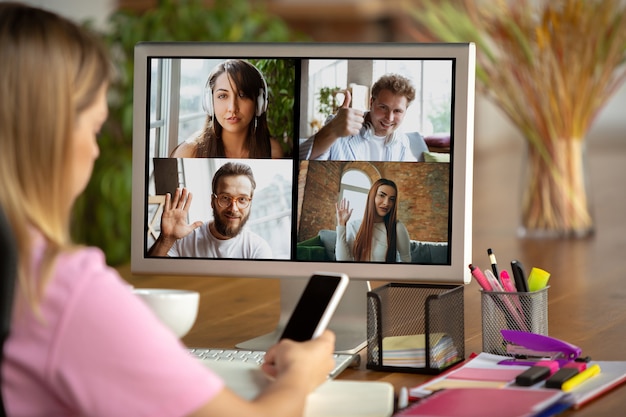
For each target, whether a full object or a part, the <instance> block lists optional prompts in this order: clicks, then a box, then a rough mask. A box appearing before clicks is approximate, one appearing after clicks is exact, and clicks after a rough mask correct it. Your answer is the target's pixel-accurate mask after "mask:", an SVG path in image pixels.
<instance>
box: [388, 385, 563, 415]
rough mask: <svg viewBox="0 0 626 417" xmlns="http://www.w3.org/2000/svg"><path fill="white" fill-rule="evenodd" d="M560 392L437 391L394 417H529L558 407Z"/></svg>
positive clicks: (517, 389) (527, 390) (509, 390)
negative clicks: (554, 406) (555, 406)
mask: <svg viewBox="0 0 626 417" xmlns="http://www.w3.org/2000/svg"><path fill="white" fill-rule="evenodd" d="M563 395H564V393H563V392H562V391H559V390H548V389H533V390H530V389H524V388H512V387H511V388H504V389H502V388H450V389H444V390H441V391H437V392H435V393H434V394H432V395H430V396H429V397H426V398H424V399H421V400H419V401H418V402H417V403H415V404H413V405H411V406H409V407H408V408H405V409H404V410H401V411H400V412H398V413H396V414H394V416H422V417H529V416H535V415H537V414H539V413H541V412H542V411H544V410H546V409H548V408H549V407H551V406H553V405H554V404H556V403H557V402H558V401H559V400H560V399H561V398H562V397H563Z"/></svg>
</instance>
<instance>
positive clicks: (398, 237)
mask: <svg viewBox="0 0 626 417" xmlns="http://www.w3.org/2000/svg"><path fill="white" fill-rule="evenodd" d="M397 199H398V187H397V186H396V184H395V183H394V182H393V181H391V180H388V179H385V178H381V179H379V180H378V181H376V182H375V183H374V184H373V185H372V187H371V188H370V191H369V193H368V195H367V203H366V207H365V213H363V219H362V220H356V221H349V220H350V217H351V216H352V209H351V208H350V203H349V202H348V201H347V200H346V199H345V198H344V199H342V200H341V202H340V203H338V204H336V209H337V243H336V250H335V255H336V258H337V260H338V261H357V262H398V261H399V262H411V252H410V238H409V232H408V231H407V229H406V227H405V226H404V225H403V224H402V223H400V222H399V221H398V217H397V212H398V205H397Z"/></svg>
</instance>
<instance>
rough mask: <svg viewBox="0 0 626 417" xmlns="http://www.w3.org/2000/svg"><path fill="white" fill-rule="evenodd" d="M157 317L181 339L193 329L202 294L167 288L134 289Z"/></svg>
mask: <svg viewBox="0 0 626 417" xmlns="http://www.w3.org/2000/svg"><path fill="white" fill-rule="evenodd" d="M133 293H135V294H136V295H137V296H138V297H139V298H141V299H142V300H143V301H144V302H145V303H146V304H147V305H148V306H149V307H150V309H151V310H152V311H153V312H154V313H155V314H156V316H157V317H158V318H159V319H160V320H161V322H163V323H164V324H165V325H166V326H167V327H169V328H170V329H171V330H172V331H173V332H174V334H176V336H178V337H179V338H181V337H184V336H185V335H186V334H187V333H189V330H191V328H192V327H193V325H194V323H195V322H196V318H197V316H198V306H199V304H200V293H199V292H197V291H192V290H178V289H166V288H134V289H133Z"/></svg>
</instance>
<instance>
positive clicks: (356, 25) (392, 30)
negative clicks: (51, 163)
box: [0, 0, 626, 150]
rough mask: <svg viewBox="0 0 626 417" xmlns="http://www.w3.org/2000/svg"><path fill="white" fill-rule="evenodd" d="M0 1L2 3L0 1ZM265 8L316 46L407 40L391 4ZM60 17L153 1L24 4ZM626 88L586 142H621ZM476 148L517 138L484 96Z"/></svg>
mask: <svg viewBox="0 0 626 417" xmlns="http://www.w3.org/2000/svg"><path fill="white" fill-rule="evenodd" d="M0 1H1V0H0ZM263 1H264V2H265V3H266V5H267V6H268V9H269V10H270V11H271V12H272V13H275V14H277V15H279V16H281V17H282V18H283V19H285V21H286V22H287V23H288V24H289V25H290V26H291V27H292V28H293V29H294V30H298V31H302V32H304V33H306V34H307V35H308V36H310V37H311V38H312V39H315V40H317V41H346V42H378V41H388V40H392V41H402V40H406V35H403V33H405V32H406V30H407V24H408V23H407V21H406V19H405V18H403V17H402V16H397V15H394V14H393V11H394V7H391V6H392V5H393V2H394V1H396V0H332V1H331V0H263ZM26 2H27V3H31V4H34V5H38V6H42V7H47V8H49V9H52V10H56V11H58V12H59V13H61V14H64V15H66V16H69V17H71V18H75V19H78V20H83V19H85V18H88V17H90V18H93V19H95V20H96V22H104V20H105V18H106V16H107V15H108V14H109V12H110V11H111V10H113V8H114V7H116V5H120V6H123V7H125V8H129V9H136V10H145V9H146V8H149V7H154V5H155V4H156V3H157V0H89V1H84V0H26ZM625 108H626V86H622V88H621V89H620V90H619V91H618V92H617V93H616V95H615V96H614V97H613V99H612V100H611V101H610V102H609V103H608V105H607V106H606V107H605V108H604V109H603V110H602V111H601V112H600V113H599V114H598V117H597V119H596V121H595V123H594V124H593V125H592V128H591V131H590V132H589V137H590V139H591V141H593V140H606V139H611V140H622V139H623V137H624V136H625V133H624V132H625V131H626V117H624V109H625ZM475 122H476V126H475V131H474V132H475V145H476V148H477V150H480V149H481V148H482V149H491V148H493V147H494V145H499V144H503V143H506V142H507V141H510V140H521V138H520V134H519V133H518V132H517V130H516V129H515V128H514V127H513V126H512V125H511V123H510V122H509V121H508V119H506V117H505V116H504V115H503V113H502V112H501V111H500V109H498V108H497V107H495V106H494V105H493V104H491V103H490V102H488V101H487V100H486V99H485V98H484V97H482V96H478V97H477V98H476V119H475Z"/></svg>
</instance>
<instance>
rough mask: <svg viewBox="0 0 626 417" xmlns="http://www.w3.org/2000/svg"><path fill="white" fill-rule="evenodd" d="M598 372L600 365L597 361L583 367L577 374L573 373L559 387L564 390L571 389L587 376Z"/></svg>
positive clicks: (586, 378) (592, 375) (589, 376)
mask: <svg viewBox="0 0 626 417" xmlns="http://www.w3.org/2000/svg"><path fill="white" fill-rule="evenodd" d="M599 373H600V365H598V364H597V363H596V364H594V365H592V366H590V367H589V368H587V369H585V370H584V371H582V372H581V373H579V374H576V375H574V376H573V377H571V378H570V379H568V380H567V381H565V382H564V383H563V385H561V389H562V390H563V391H565V392H567V391H571V390H573V389H574V388H576V387H577V386H579V385H580V384H582V383H583V382H585V381H586V380H588V379H589V378H592V377H594V376H596V375H598V374H599Z"/></svg>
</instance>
